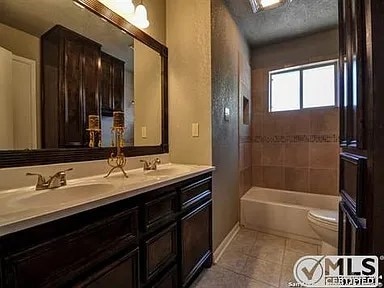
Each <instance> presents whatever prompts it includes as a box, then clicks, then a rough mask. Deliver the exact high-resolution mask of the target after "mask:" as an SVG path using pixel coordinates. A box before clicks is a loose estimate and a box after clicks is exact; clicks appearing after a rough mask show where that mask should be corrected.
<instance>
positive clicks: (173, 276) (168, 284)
mask: <svg viewBox="0 0 384 288" xmlns="http://www.w3.org/2000/svg"><path fill="white" fill-rule="evenodd" d="M177 279H178V278H177V266H176V265H175V266H174V267H173V268H171V269H170V270H169V272H168V273H167V274H166V275H165V276H164V277H162V278H161V279H160V281H157V282H156V283H155V284H153V285H151V286H150V287H151V288H178V286H177V284H178V283H177V282H178V281H177Z"/></svg>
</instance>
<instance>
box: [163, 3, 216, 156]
mask: <svg viewBox="0 0 384 288" xmlns="http://www.w3.org/2000/svg"><path fill="white" fill-rule="evenodd" d="M210 11H211V2H210V1H209V0H189V1H185V0H168V1H167V16H166V19H167V25H166V27H167V46H168V49H169V82H168V87H169V120H170V123H169V124H170V125H169V132H170V156H171V161H172V162H179V163H189V164H212V128H211V30H210V27H211V13H210ZM192 123H199V127H200V133H199V137H192V132H191V131H192Z"/></svg>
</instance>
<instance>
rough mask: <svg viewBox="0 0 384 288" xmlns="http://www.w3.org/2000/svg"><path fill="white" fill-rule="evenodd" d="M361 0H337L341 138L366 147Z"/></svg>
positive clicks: (345, 144)
mask: <svg viewBox="0 0 384 288" xmlns="http://www.w3.org/2000/svg"><path fill="white" fill-rule="evenodd" d="M362 5H363V3H362V1H360V0H339V27H340V29H339V33H340V37H339V38H340V57H339V60H340V70H339V71H340V82H339V83H340V86H339V93H340V113H341V114H340V124H341V125H340V138H341V144H342V145H343V146H345V147H354V148H358V149H365V144H366V143H365V142H366V139H365V138H366V134H365V133H366V132H365V122H366V120H365V116H366V115H365V107H366V104H365V97H364V96H365V86H364V63H365V61H364V60H365V58H364V55H365V50H364V45H365V40H364V37H365V31H364V13H363V7H362Z"/></svg>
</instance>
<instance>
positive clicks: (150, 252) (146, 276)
mask: <svg viewBox="0 0 384 288" xmlns="http://www.w3.org/2000/svg"><path fill="white" fill-rule="evenodd" d="M142 247H143V258H142V260H143V264H144V265H143V266H142V267H143V268H144V269H143V271H140V273H141V276H142V279H143V282H145V283H147V282H149V281H151V280H152V279H153V278H154V277H156V276H157V275H159V273H161V272H162V271H163V270H164V269H165V268H166V267H167V266H168V265H170V263H172V262H174V261H175V260H176V257H177V230H176V224H173V225H171V226H170V227H168V228H167V229H165V230H163V231H161V232H159V233H157V234H156V235H154V236H153V237H152V238H150V239H148V240H146V241H144V243H143V246H142Z"/></svg>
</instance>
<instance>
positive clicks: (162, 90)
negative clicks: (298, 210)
mask: <svg viewBox="0 0 384 288" xmlns="http://www.w3.org/2000/svg"><path fill="white" fill-rule="evenodd" d="M101 2H102V1H101ZM101 2H99V1H94V0H79V1H72V0H55V1H52V0H34V1H22V0H1V1H0V35H1V36H0V167H9V166H23V165H37V164H48V163H56V162H69V161H86V160H96V159H103V158H107V157H108V155H109V154H110V152H111V149H112V148H113V147H115V146H116V145H119V144H118V143H116V137H115V133H116V129H114V128H116V126H118V127H119V128H121V129H120V130H119V131H122V132H121V137H120V139H121V140H120V145H122V146H124V153H125V155H126V156H139V155H148V154H155V153H166V152H168V119H167V117H168V116H167V115H168V109H167V108H168V107H167V103H168V100H167V74H168V73H167V72H168V71H167V48H166V47H165V46H164V45H162V44H161V43H160V42H159V41H157V40H155V39H154V38H152V37H150V36H149V35H148V34H146V33H145V32H143V31H141V30H139V29H138V28H136V27H135V26H133V25H131V24H130V23H129V22H128V21H126V20H125V19H124V18H122V17H121V16H119V15H118V14H116V13H114V12H112V11H111V10H109V9H108V8H107V7H106V6H104V4H103V3H101ZM155 22H156V21H155ZM164 25H165V24H164ZM163 27H164V26H163Z"/></svg>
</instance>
